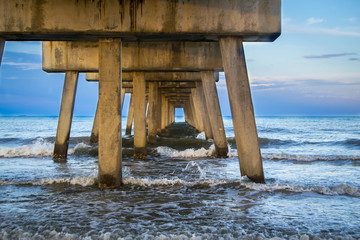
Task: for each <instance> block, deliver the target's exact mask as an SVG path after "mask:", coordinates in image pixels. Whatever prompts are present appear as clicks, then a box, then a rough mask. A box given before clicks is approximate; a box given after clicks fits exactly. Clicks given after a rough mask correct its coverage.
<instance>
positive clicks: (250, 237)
mask: <svg viewBox="0 0 360 240" xmlns="http://www.w3.org/2000/svg"><path fill="white" fill-rule="evenodd" d="M84 235H85V236H81V235H79V233H69V232H63V231H56V230H47V229H46V230H44V229H42V230H40V231H37V232H36V233H31V232H27V231H24V230H22V229H19V228H16V229H2V230H1V231H0V239H4V240H10V239H54V240H75V239H79V240H92V239H99V240H110V239H120V240H130V239H135V240H139V239H147V240H204V239H227V240H235V239H246V240H255V239H256V240H264V239H270V240H282V239H291V240H309V239H319V240H323V239H339V240H345V239H347V240H349V239H354V238H353V237H351V236H333V235H330V234H326V235H325V236H319V235H313V234H310V233H308V234H297V235H292V236H288V235H285V236H282V235H281V234H279V236H277V237H274V236H272V237H269V236H265V235H264V234H263V233H261V232H258V233H256V232H254V233H247V231H246V230H245V229H238V232H237V233H236V234H234V233H232V232H229V231H223V232H207V233H192V232H191V231H188V230H184V231H183V233H181V234H169V233H161V232H158V233H150V232H147V233H141V231H140V232H139V233H137V234H131V233H129V232H127V231H126V230H123V229H117V230H114V231H106V232H105V231H98V232H96V231H91V232H89V233H85V234H84Z"/></svg>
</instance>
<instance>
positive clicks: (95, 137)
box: [90, 101, 99, 144]
mask: <svg viewBox="0 0 360 240" xmlns="http://www.w3.org/2000/svg"><path fill="white" fill-rule="evenodd" d="M98 141H99V101H98V103H97V106H96V112H95V117H94V123H93V127H92V130H91V136H90V143H91V144H94V143H98Z"/></svg>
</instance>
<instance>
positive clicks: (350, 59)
mask: <svg viewBox="0 0 360 240" xmlns="http://www.w3.org/2000/svg"><path fill="white" fill-rule="evenodd" d="M349 61H360V58H349Z"/></svg>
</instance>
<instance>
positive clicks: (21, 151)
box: [0, 138, 90, 158]
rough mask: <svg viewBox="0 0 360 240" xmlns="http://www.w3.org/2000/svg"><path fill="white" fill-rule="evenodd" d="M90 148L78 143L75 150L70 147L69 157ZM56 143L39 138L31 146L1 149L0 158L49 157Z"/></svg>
mask: <svg viewBox="0 0 360 240" xmlns="http://www.w3.org/2000/svg"><path fill="white" fill-rule="evenodd" d="M88 148H90V146H89V145H87V144H85V143H78V144H77V145H76V146H75V147H74V148H72V147H69V149H68V155H72V154H74V152H75V151H79V150H82V149H88ZM53 151H54V143H51V142H48V141H46V140H44V139H43V138H37V139H36V140H34V141H33V142H32V143H31V144H29V145H23V146H18V147H0V157H5V158H13V157H48V156H51V155H52V154H53Z"/></svg>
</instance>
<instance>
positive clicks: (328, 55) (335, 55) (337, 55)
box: [303, 52, 357, 59]
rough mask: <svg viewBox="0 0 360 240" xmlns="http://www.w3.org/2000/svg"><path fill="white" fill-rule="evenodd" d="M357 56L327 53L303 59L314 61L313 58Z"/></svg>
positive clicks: (307, 56)
mask: <svg viewBox="0 0 360 240" xmlns="http://www.w3.org/2000/svg"><path fill="white" fill-rule="evenodd" d="M352 55H357V53H353V52H351V53H346V52H345V53H329V54H321V55H305V56H303V58H308V59H314V58H334V57H344V56H352Z"/></svg>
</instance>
